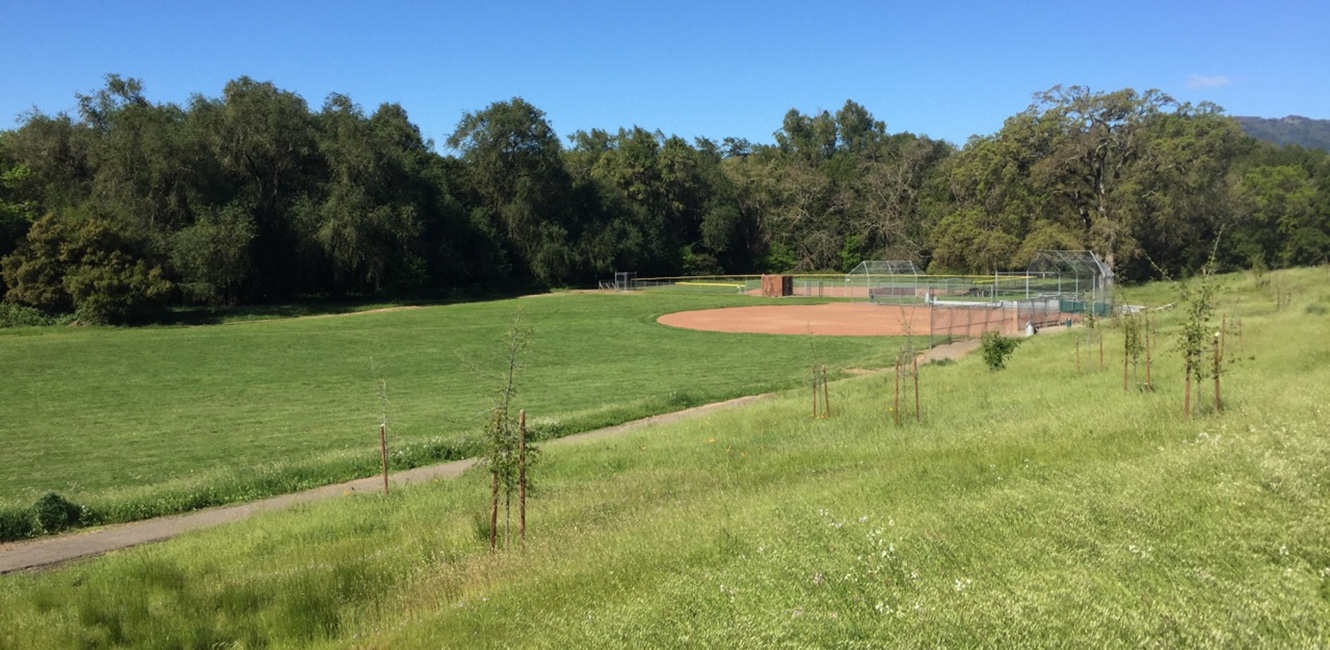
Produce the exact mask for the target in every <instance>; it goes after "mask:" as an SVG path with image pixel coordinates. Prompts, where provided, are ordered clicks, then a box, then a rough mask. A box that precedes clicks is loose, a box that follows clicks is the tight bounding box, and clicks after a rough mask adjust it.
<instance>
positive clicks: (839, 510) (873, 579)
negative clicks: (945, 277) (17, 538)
mask: <svg viewBox="0 0 1330 650" xmlns="http://www.w3.org/2000/svg"><path fill="white" fill-rule="evenodd" d="M1284 277H1285V278H1291V279H1292V280H1291V281H1290V285H1291V286H1293V287H1294V296H1295V298H1294V302H1293V304H1291V305H1289V306H1286V307H1284V308H1283V309H1282V310H1278V311H1277V310H1276V309H1275V307H1274V303H1273V298H1272V296H1271V289H1270V288H1269V287H1263V286H1256V285H1254V284H1253V283H1252V282H1251V279H1250V278H1244V277H1231V278H1228V279H1227V280H1226V284H1227V288H1226V290H1225V298H1224V300H1225V303H1224V305H1223V309H1224V310H1225V311H1226V312H1227V313H1228V314H1230V316H1233V315H1235V314H1239V313H1240V314H1242V315H1243V325H1244V328H1243V340H1242V343H1241V344H1240V345H1239V344H1238V343H1237V342H1236V341H1235V340H1230V345H1232V347H1231V348H1230V359H1231V360H1232V361H1233V362H1232V363H1231V364H1230V365H1229V366H1228V375H1227V378H1226V379H1225V393H1224V395H1225V403H1226V405H1227V406H1226V410H1225V412H1224V413H1222V414H1215V413H1213V412H1212V411H1211V409H1210V408H1209V407H1208V406H1207V407H1205V408H1202V409H1200V414H1199V415H1198V416H1197V417H1196V418H1195V419H1192V420H1187V419H1184V418H1183V417H1182V414H1181V402H1182V394H1181V392H1182V378H1181V375H1180V363H1179V362H1178V359H1177V358H1176V357H1177V354H1175V353H1173V352H1168V351H1162V350H1161V351H1160V353H1159V358H1158V359H1157V365H1156V366H1155V368H1154V372H1153V377H1154V379H1155V381H1156V387H1157V390H1156V391H1155V392H1153V393H1146V392H1140V391H1136V390H1133V391H1131V392H1130V393H1129V394H1126V395H1124V394H1123V392H1122V383H1121V382H1122V375H1121V366H1120V365H1118V364H1120V362H1121V357H1117V362H1116V363H1114V362H1113V361H1112V360H1113V359H1114V357H1115V354H1114V352H1116V351H1120V349H1121V348H1120V347H1119V346H1120V345H1121V343H1122V339H1121V333H1120V332H1119V331H1116V330H1113V329H1110V330H1109V331H1108V332H1107V334H1106V346H1107V349H1106V351H1107V352H1108V354H1107V356H1108V359H1109V361H1110V362H1109V363H1108V364H1107V366H1108V367H1107V369H1104V370H1100V369H1098V368H1097V367H1086V368H1084V369H1083V372H1080V373H1078V372H1077V371H1076V369H1075V362H1074V354H1075V347H1074V335H1075V331H1073V332H1071V333H1064V334H1050V335H1040V336H1037V337H1035V338H1034V339H1031V340H1029V341H1027V342H1026V343H1024V344H1022V345H1021V346H1020V348H1018V349H1017V350H1016V352H1015V354H1014V355H1013V357H1012V358H1011V360H1010V361H1009V362H1008V368H1007V370H1004V371H1001V372H997V373H993V372H990V371H988V370H987V369H986V368H985V367H984V366H983V364H982V363H981V361H980V359H979V358H977V357H976V356H971V357H969V358H966V359H963V360H961V361H960V362H958V363H956V364H954V365H947V366H928V367H924V368H922V369H921V370H922V383H923V387H924V392H923V405H924V421H923V423H921V424H913V423H908V422H907V424H906V425H905V426H903V427H900V428H896V427H894V426H893V425H892V424H891V417H890V414H889V413H887V412H886V411H885V410H884V405H885V404H886V403H887V400H888V390H889V385H888V384H887V383H886V382H884V381H883V379H882V377H880V376H879V377H864V378H858V379H851V380H847V381H844V382H839V383H837V384H836V385H834V386H833V387H832V400H833V405H838V408H837V412H836V414H835V416H834V417H832V418H831V419H825V420H812V419H810V418H809V415H808V413H807V411H806V408H807V405H806V404H805V400H804V396H803V395H802V394H800V393H796V394H792V395H790V396H789V397H785V398H780V399H773V400H769V401H766V402H764V403H760V404H757V405H753V406H749V407H745V408H743V409H739V410H733V411H725V412H719V413H715V414H712V415H710V416H707V417H703V418H698V419H695V420H691V421H686V422H682V423H678V424H675V425H669V426H663V427H656V428H652V429H648V430H642V431H637V432H633V433H629V434H627V435H624V436H621V437H617V438H610V439H601V440H595V441H584V442H578V443H571V444H548V445H546V446H545V449H544V453H543V457H542V461H541V464H540V465H539V466H538V467H537V469H536V474H535V480H536V481H537V490H536V492H535V493H534V495H533V497H532V499H531V503H530V508H529V511H530V515H529V520H530V540H529V543H528V545H527V549H526V550H525V552H519V551H517V550H516V549H514V550H511V551H506V552H500V553H498V554H495V555H491V554H490V553H488V551H487V549H486V542H485V530H484V526H485V522H486V520H487V519H488V517H487V502H488V497H489V479H488V476H487V475H486V474H485V473H484V471H483V470H481V469H478V470H475V471H472V472H470V473H468V474H465V475H463V476H462V477H460V478H458V479H455V480H450V481H442V482H439V483H435V484H429V485H420V486H415V487H411V488H407V489H403V490H400V491H397V492H395V493H394V494H393V495H392V496H390V497H389V498H383V497H381V496H378V495H366V496H359V497H352V498H347V499H342V500H337V501H330V502H323V503H318V504H312V505H309V506H304V507H301V508H299V509H297V510H293V511H289V512H283V513H271V514H265V515H261V516H259V517H256V518H255V519H253V520H250V521H247V522H241V523H237V524H233V525H228V526H225V527H221V528H217V529H212V530H209V531H204V532H201V533H196V534H191V535H187V536H185V537H183V538H180V539H176V540H173V541H170V542H166V543H163V544H159V545H154V546H147V547H140V548H137V549H133V550H129V551H124V552H119V553H114V554H111V555H108V556H106V557H102V558H96V559H91V560H86V561H82V562H79V563H77V564H74V565H71V566H68V567H65V568H61V569H56V570H52V571H49V572H43V573H39V574H30V575H11V576H5V577H4V578H0V629H3V630H5V631H6V633H5V634H3V635H0V648H39V647H40V648H46V647H135V648H174V647H245V648H261V647H274V648H281V647H328V648H333V647H357V648H417V647H418V648H440V647H494V648H517V647H532V648H568V647H576V648H583V647H592V648H630V647H631V648H638V647H660V648H677V647H698V648H720V647H724V648H772V647H776V648H824V647H837V648H840V647H844V648H876V647H905V648H912V647H957V648H972V647H990V648H1050V647H1068V648H1141V647H1164V648H1312V647H1326V646H1327V645H1330V535H1327V528H1326V522H1327V521H1330V425H1327V421H1328V418H1330V410H1328V408H1327V406H1326V405H1327V404H1330V314H1328V313H1327V312H1330V291H1327V290H1326V289H1323V288H1321V286H1320V285H1319V284H1318V283H1319V282H1320V281H1321V280H1322V279H1325V278H1326V272H1325V271H1324V270H1320V269H1317V270H1309V271H1299V272H1296V273H1291V274H1286V275H1284ZM1145 294H1153V295H1156V296H1158V297H1160V298H1168V297H1169V294H1168V293H1167V292H1166V291H1162V290H1158V289H1149V290H1147V291H1143V292H1140V295H1145ZM1159 318H1160V325H1161V327H1162V331H1161V334H1160V339H1159V340H1160V343H1161V345H1160V348H1163V347H1165V346H1164V345H1163V344H1165V343H1167V342H1169V341H1171V339H1172V337H1173V334H1174V333H1175V332H1176V326H1177V318H1178V314H1177V312H1176V311H1171V312H1164V313H1162V314H1160V315H1159ZM1086 365H1087V366H1097V364H1086ZM1210 389H1211V386H1209V385H1208V384H1207V386H1206V391H1205V394H1206V395H1207V397H1206V398H1204V399H1203V401H1204V402H1206V403H1208V399H1209V398H1208V395H1209V391H1210Z"/></svg>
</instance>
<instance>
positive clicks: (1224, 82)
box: [1187, 74, 1233, 90]
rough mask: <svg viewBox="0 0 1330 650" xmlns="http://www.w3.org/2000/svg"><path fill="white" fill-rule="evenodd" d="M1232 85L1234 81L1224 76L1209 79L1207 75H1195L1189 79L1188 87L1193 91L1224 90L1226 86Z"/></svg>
mask: <svg viewBox="0 0 1330 650" xmlns="http://www.w3.org/2000/svg"><path fill="white" fill-rule="evenodd" d="M1232 83H1233V80H1232V79H1229V78H1228V77H1225V76H1223V75H1215V76H1212V77H1207V76H1205V75H1199V74H1194V75H1191V76H1190V77H1187V87H1188V88H1191V89H1192V90H1196V89H1198V88H1223V87H1224V86H1228V85H1232Z"/></svg>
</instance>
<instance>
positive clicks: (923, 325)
mask: <svg viewBox="0 0 1330 650" xmlns="http://www.w3.org/2000/svg"><path fill="white" fill-rule="evenodd" d="M656 322H658V323H660V324H662V325H669V326H670V327H682V328H685V329H694V330H707V331H711V332H748V333H755V334H817V335H821V336H901V335H903V334H905V326H906V324H907V323H908V325H909V328H910V331H911V332H913V333H915V334H925V335H927V334H928V309H926V308H925V309H917V308H915V307H912V306H900V307H887V306H882V305H870V304H865V303H847V302H838V303H831V304H827V305H761V306H754V307H728V308H725V309H703V310H700V311H681V312H675V313H673V314H665V315H664V316H661V317H660V318H658V319H656Z"/></svg>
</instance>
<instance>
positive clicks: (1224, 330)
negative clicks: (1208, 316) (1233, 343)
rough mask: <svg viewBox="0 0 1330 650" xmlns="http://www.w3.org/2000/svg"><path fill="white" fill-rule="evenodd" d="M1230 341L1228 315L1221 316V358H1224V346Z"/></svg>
mask: <svg viewBox="0 0 1330 650" xmlns="http://www.w3.org/2000/svg"><path fill="white" fill-rule="evenodd" d="M1227 339H1228V314H1220V315H1219V356H1221V357H1222V356H1224V344H1225V343H1227V342H1228V341H1227Z"/></svg>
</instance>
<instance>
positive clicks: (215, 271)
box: [0, 75, 1330, 322]
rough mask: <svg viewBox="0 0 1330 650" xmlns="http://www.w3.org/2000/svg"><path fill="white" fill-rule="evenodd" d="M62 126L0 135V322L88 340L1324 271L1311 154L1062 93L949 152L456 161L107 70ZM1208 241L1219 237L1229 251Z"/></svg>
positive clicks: (871, 145) (587, 151) (508, 141)
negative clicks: (855, 282)
mask: <svg viewBox="0 0 1330 650" xmlns="http://www.w3.org/2000/svg"><path fill="white" fill-rule="evenodd" d="M77 99H78V106H79V108H78V111H77V114H76V115H74V116H71V115H67V114H57V115H48V114H44V113H42V112H39V111H35V110H34V111H33V112H31V113H29V114H27V115H25V116H24V117H23V118H22V120H21V122H20V125H19V126H18V127H17V128H15V129H12V130H8V131H0V257H3V259H2V260H0V278H2V282H3V285H2V286H0V289H3V291H4V296H5V298H4V299H5V301H6V302H7V303H11V304H19V305H27V306H30V307H33V308H36V309H40V310H42V311H44V312H47V313H71V312H72V313H75V314H77V318H78V319H79V320H84V321H88V322H134V321H136V320H142V319H151V318H153V317H155V315H156V314H158V313H160V310H161V309H163V308H164V307H167V306H171V305H182V304H204V305H234V304H246V303H262V302H274V301H283V300H289V299H293V298H297V297H309V296H316V297H336V296H346V295H357V296H364V295H385V296H404V295H420V294H433V293H437V292H440V291H446V290H450V289H456V288H465V287H482V288H496V287H505V286H509V287H511V286H569V285H581V284H586V283H590V282H592V281H594V280H595V279H597V278H602V277H605V276H607V275H609V274H610V273H611V272H613V271H615V270H635V271H638V272H639V273H641V274H643V275H673V274H703V273H756V272H780V271H796V272H797V271H813V270H824V271H846V270H849V269H850V268H851V267H853V266H854V265H856V264H858V262H859V261H861V260H863V259H912V260H914V261H916V262H917V263H919V264H920V265H921V266H923V267H926V268H927V269H928V270H929V271H930V272H934V273H937V272H986V271H989V270H992V269H1019V268H1024V266H1025V264H1026V263H1028V261H1029V260H1030V259H1031V257H1032V256H1033V254H1034V252H1035V251H1037V250H1039V249H1044V248H1061V249H1085V248H1088V249H1092V250H1095V251H1096V252H1098V253H1099V254H1100V256H1101V257H1102V258H1104V259H1105V260H1106V261H1107V262H1108V263H1109V264H1110V265H1112V266H1113V267H1114V269H1115V270H1116V272H1117V274H1118V275H1119V277H1120V278H1122V279H1124V280H1128V281H1131V280H1140V279H1146V278H1149V277H1152V276H1154V275H1156V274H1158V273H1160V272H1168V273H1185V272H1186V270H1187V269H1191V268H1196V267H1198V266H1199V265H1200V263H1201V262H1203V261H1204V259H1205V258H1206V257H1207V256H1208V255H1209V253H1210V251H1211V250H1212V249H1213V247H1214V242H1215V241H1216V239H1218V240H1219V242H1220V244H1219V253H1220V254H1219V259H1220V261H1221V262H1222V263H1223V264H1224V265H1226V266H1228V267H1230V268H1239V267H1249V266H1258V267H1280V266H1289V265H1305V264H1317V263H1323V262H1325V261H1326V259H1327V257H1330V216H1328V215H1330V160H1328V158H1327V154H1326V153H1325V152H1323V151H1319V150H1305V149H1301V148H1298V147H1277V146H1274V145H1269V144H1264V143H1260V142H1257V141H1255V140H1252V139H1251V138H1248V137H1246V136H1245V135H1243V134H1242V132H1241V130H1240V129H1239V127H1238V124H1237V123H1236V122H1235V121H1234V120H1233V119H1232V118H1230V117H1227V116H1225V115H1224V114H1223V112H1222V110H1221V109H1219V108H1218V107H1216V106H1214V105H1211V104H1200V105H1191V104H1186V103H1179V102H1176V101H1174V100H1173V99H1172V98H1170V97H1168V96H1167V95H1164V94H1163V93H1160V92H1158V91H1153V90H1152V91H1147V92H1144V93H1138V92H1136V91H1134V90H1131V89H1125V90H1119V91H1115V92H1093V91H1090V90H1088V89H1085V88H1081V87H1076V86H1071V87H1061V86H1059V87H1055V88H1052V89H1050V90H1048V91H1046V92H1042V93H1039V94H1037V95H1036V96H1035V100H1034V102H1033V103H1032V104H1031V106H1030V107H1029V108H1028V109H1027V110H1025V111H1023V112H1021V113H1020V114H1017V115H1014V116H1012V117H1010V118H1008V119H1007V120H1006V121H1005V123H1004V124H1003V126H1002V128H1001V129H1000V130H999V131H998V132H997V133H994V134H992V135H988V136H976V137H972V138H971V139H970V140H969V141H968V142H966V143H965V144H964V146H961V147H957V146H955V145H952V144H951V143H948V142H945V141H940V140H933V139H930V138H928V137H926V136H917V135H914V134H911V133H890V132H888V131H887V129H886V125H885V124H884V122H883V121H881V120H878V119H876V118H875V117H874V116H873V115H872V114H871V113H870V112H869V111H868V110H867V109H866V108H865V107H863V106H861V105H859V104H857V103H855V102H853V101H846V103H845V105H844V106H843V107H842V108H840V109H839V110H837V111H836V112H835V113H831V112H830V111H822V112H818V113H815V114H803V113H801V112H799V111H797V110H790V111H789V112H788V113H787V114H786V115H785V116H784V119H783V121H782V122H781V124H780V128H779V129H778V130H777V131H775V133H774V142H773V143H771V144H755V143H751V142H748V141H746V140H743V139H737V138H724V139H720V140H713V139H707V138H696V139H694V140H692V141H691V142H690V141H688V140H686V139H684V138H681V137H679V136H675V135H670V136H666V135H665V134H663V133H661V132H660V131H649V130H647V129H644V128H641V127H637V126H634V127H632V128H619V129H618V130H617V131H613V132H611V131H605V130H600V129H593V130H591V131H578V132H576V133H573V134H571V135H569V136H567V138H566V141H565V140H561V139H560V137H559V136H558V135H557V134H556V133H555V132H554V130H553V128H552V127H551V125H550V123H549V121H548V120H547V119H546V117H545V115H544V113H543V112H542V111H540V110H539V109H538V108H536V107H535V106H532V105H531V104H530V103H528V102H526V101H525V100H523V99H520V98H514V99H511V100H507V101H500V102H496V103H494V104H491V105H490V106H488V107H485V108H484V109H482V110H478V111H475V112H468V113H465V114H464V115H463V117H462V119H461V120H460V122H459V123H458V125H457V129H456V131H455V132H454V133H452V135H450V136H449V137H448V139H447V142H446V151H447V153H440V152H439V151H437V150H436V148H435V146H434V143H433V142H430V141H428V140H426V139H424V138H423V137H422V136H421V133H420V130H419V128H417V127H416V126H415V125H414V124H413V123H412V122H411V121H410V120H409V119H408V116H407V114H406V111H405V110H404V109H403V108H402V107H401V106H400V105H398V104H392V103H385V104H383V105H381V106H379V107H378V108H377V109H375V110H374V112H373V113H369V114H366V112H365V110H364V109H363V108H362V107H360V106H359V105H357V104H355V103H354V102H353V101H352V100H351V98H349V97H347V96H345V95H341V94H333V95H330V96H329V97H327V99H326V100H325V101H324V103H323V105H322V107H321V108H319V109H318V110H313V109H311V108H310V106H309V105H308V104H307V103H306V102H305V100H304V99H302V98H301V97H300V96H299V95H297V94H295V93H292V92H289V91H285V90H282V89H280V88H278V87H276V86H274V85H273V84H271V83H266V82H258V81H255V80H252V79H249V78H245V77H242V78H239V79H236V80H234V81H231V82H229V83H228V84H226V86H225V88H224V89H223V91H222V94H221V96H220V97H205V96H203V95H195V96H194V97H193V98H191V100H190V101H189V102H188V103H187V104H186V105H185V106H179V105H176V104H171V103H154V102H152V101H149V99H148V98H147V97H146V95H145V94H144V90H143V85H142V83H141V82H140V81H138V80H136V79H130V78H122V77H120V76H118V75H109V76H108V77H107V81H106V85H105V87H104V88H101V89H99V90H96V91H94V92H91V93H89V94H87V95H78V97H77ZM1221 233H1222V235H1221Z"/></svg>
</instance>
